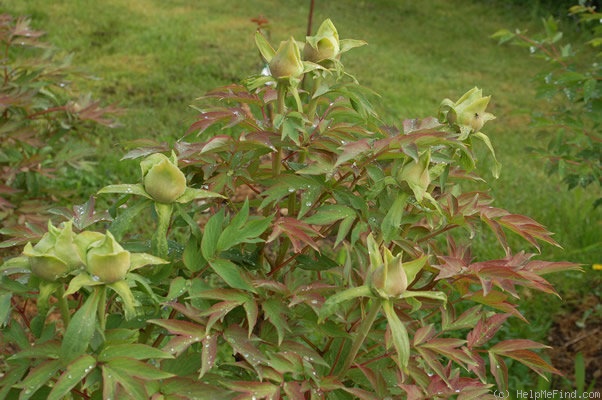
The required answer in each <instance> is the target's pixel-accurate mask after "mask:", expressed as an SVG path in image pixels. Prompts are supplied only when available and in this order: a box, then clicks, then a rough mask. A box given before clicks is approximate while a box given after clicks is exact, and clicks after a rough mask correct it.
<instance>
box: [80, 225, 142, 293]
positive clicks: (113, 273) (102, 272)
mask: <svg viewBox="0 0 602 400" xmlns="http://www.w3.org/2000/svg"><path fill="white" fill-rule="evenodd" d="M130 264H131V262H130V252H129V251H127V250H124V249H123V247H121V245H120V244H119V243H117V241H116V240H115V238H114V237H113V235H112V234H111V232H107V233H106V235H104V237H103V239H101V240H98V241H96V242H94V243H92V244H90V246H89V248H88V252H87V254H86V268H87V271H88V272H89V273H90V275H92V279H94V280H98V281H100V282H104V283H113V282H117V281H120V280H122V279H124V278H125V275H126V274H127V272H128V270H129V269H130Z"/></svg>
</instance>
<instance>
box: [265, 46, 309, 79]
mask: <svg viewBox="0 0 602 400" xmlns="http://www.w3.org/2000/svg"><path fill="white" fill-rule="evenodd" d="M269 67H270V73H271V74H272V76H273V77H274V78H276V79H281V78H299V77H300V76H301V75H303V61H301V52H300V51H299V46H298V45H297V42H295V39H293V38H292V37H291V38H290V39H289V40H287V41H286V42H282V43H280V47H278V50H277V51H276V53H275V54H274V57H272V59H271V60H270V63H269Z"/></svg>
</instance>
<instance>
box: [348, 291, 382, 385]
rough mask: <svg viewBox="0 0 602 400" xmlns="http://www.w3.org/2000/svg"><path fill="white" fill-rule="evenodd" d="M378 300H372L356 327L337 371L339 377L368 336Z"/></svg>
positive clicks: (376, 310) (377, 307) (375, 315)
mask: <svg viewBox="0 0 602 400" xmlns="http://www.w3.org/2000/svg"><path fill="white" fill-rule="evenodd" d="M380 306H381V304H380V301H378V300H372V301H371V303H370V306H369V308H368V314H366V316H365V317H364V318H363V320H362V323H361V325H360V326H359V328H358V329H357V332H356V336H355V338H354V339H353V343H352V344H351V350H350V351H349V354H347V357H346V358H345V362H344V364H343V367H342V368H341V370H340V371H339V372H338V373H337V375H338V376H339V377H343V376H345V373H347V371H348V370H349V368H350V367H351V364H353V361H354V360H355V358H356V357H357V353H358V352H359V351H360V348H361V347H362V344H364V340H366V337H368V333H370V329H371V328H372V324H374V321H376V317H377V316H378V312H379V311H380Z"/></svg>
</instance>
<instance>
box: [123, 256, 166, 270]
mask: <svg viewBox="0 0 602 400" xmlns="http://www.w3.org/2000/svg"><path fill="white" fill-rule="evenodd" d="M159 264H169V261H167V260H164V259H162V258H159V257H155V256H153V255H152V254H148V253H130V269H129V271H134V270H136V269H138V268H141V267H144V266H146V265H159Z"/></svg>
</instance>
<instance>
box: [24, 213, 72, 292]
mask: <svg viewBox="0 0 602 400" xmlns="http://www.w3.org/2000/svg"><path fill="white" fill-rule="evenodd" d="M75 237H76V236H75V233H73V229H72V222H71V221H69V222H66V223H65V224H64V226H63V228H57V227H55V226H53V225H52V224H51V223H48V232H47V233H45V234H44V236H42V239H41V240H40V241H39V242H38V243H37V244H36V245H35V246H32V245H31V243H27V245H25V248H24V249H23V254H24V255H25V256H28V257H29V263H30V268H31V272H32V273H33V274H34V275H36V276H38V277H40V278H42V279H45V280H48V281H56V280H57V279H59V278H61V277H63V276H65V275H67V274H68V273H69V272H71V271H73V270H74V269H76V268H78V267H79V266H80V265H81V264H82V260H81V258H80V256H79V253H78V251H77V246H76V245H75V243H74V239H75Z"/></svg>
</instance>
